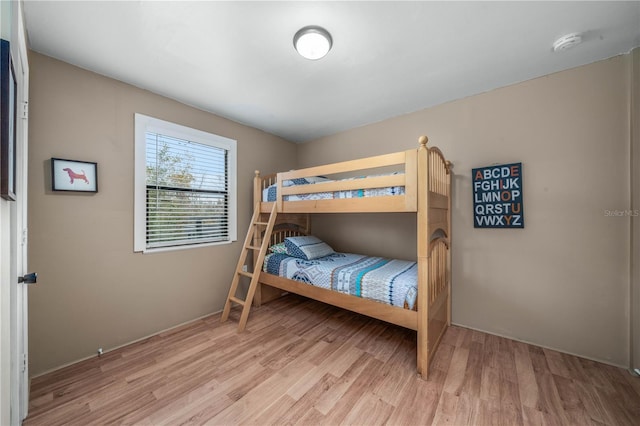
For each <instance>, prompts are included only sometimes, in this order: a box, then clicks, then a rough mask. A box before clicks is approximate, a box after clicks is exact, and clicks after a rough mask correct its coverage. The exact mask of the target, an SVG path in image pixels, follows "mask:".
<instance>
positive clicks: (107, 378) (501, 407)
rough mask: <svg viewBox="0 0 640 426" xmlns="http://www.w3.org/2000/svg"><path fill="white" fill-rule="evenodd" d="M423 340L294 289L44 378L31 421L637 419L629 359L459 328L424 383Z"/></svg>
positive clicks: (639, 408)
mask: <svg viewBox="0 0 640 426" xmlns="http://www.w3.org/2000/svg"><path fill="white" fill-rule="evenodd" d="M237 317H238V312H235V313H233V314H232V318H237ZM415 338H416V337H415V332H411V331H409V330H405V329H402V328H399V327H396V326H393V325H389V324H386V323H383V322H379V321H376V320H372V319H368V318H366V317H363V316H360V315H357V314H352V313H349V312H346V311H343V310H340V309H336V308H333V307H329V306H326V305H323V304H321V303H319V302H315V301H309V300H306V299H303V298H301V297H298V296H287V297H285V298H282V299H280V300H277V301H274V302H272V303H269V304H267V305H265V306H263V307H262V308H260V309H254V310H253V311H252V313H251V316H250V318H249V323H248V327H247V331H246V332H244V333H242V334H236V323H235V322H233V321H231V322H227V323H225V324H222V325H221V324H220V323H219V315H214V316H211V317H208V318H206V319H203V320H199V321H196V322H194V323H191V324H189V325H187V326H184V327H181V328H179V329H175V330H172V331H170V332H166V333H162V334H160V335H158V336H155V337H152V338H149V339H147V340H146V341H144V342H139V343H136V344H132V345H130V346H127V347H124V348H121V349H118V350H115V351H113V352H109V353H107V354H105V355H103V356H102V357H101V358H97V357H96V358H95V359H91V360H87V361H84V362H81V363H78V364H76V365H73V366H71V367H68V368H65V369H62V370H59V371H56V372H53V373H51V374H48V375H46V376H42V377H39V378H36V379H34V380H33V383H32V389H31V404H30V415H29V417H28V418H27V420H26V422H25V424H26V425H35V424H42V425H57V424H72V425H85V424H107V423H115V424H152V425H162V424H170V425H181V424H201V423H208V424H259V425H267V424H278V425H280V424H309V425H318V424H330V425H333V424H359V425H373V424H389V425H429V424H437V425H444V424H454V425H465V424H471V425H483V424H486V425H519V424H526V425H529V424H535V425H539V424H548V425H559V424H575V425H603V424H606V425H638V424H640V379H638V378H634V377H632V376H630V375H629V374H628V373H627V372H626V371H624V370H622V369H618V368H615V367H611V366H608V365H604V364H599V363H596V362H593V361H588V360H585V359H581V358H577V357H574V356H569V355H565V354H562V353H558V352H555V351H551V350H547V349H541V348H539V347H536V346H531V345H527V344H524V343H519V342H515V341H512V340H508V339H504V338H500V337H496V336H492V335H489V334H484V333H480V332H476V331H471V330H468V329H464V328H459V327H451V328H450V329H449V330H448V331H447V333H446V335H445V336H444V338H443V341H442V343H441V345H440V348H439V350H438V353H437V356H436V358H435V359H434V362H433V364H432V369H431V372H432V373H431V375H430V377H429V380H428V381H424V380H422V379H420V378H418V377H417V376H416V374H415V353H416V349H415Z"/></svg>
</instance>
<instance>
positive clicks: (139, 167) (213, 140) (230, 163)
mask: <svg viewBox="0 0 640 426" xmlns="http://www.w3.org/2000/svg"><path fill="white" fill-rule="evenodd" d="M134 132H135V138H134V142H135V153H134V209H133V210H134V226H133V228H134V238H133V251H134V252H142V253H157V252H165V251H173V250H185V249H192V248H199V247H208V246H217V245H222V244H230V243H232V242H234V241H237V239H238V235H237V224H238V214H237V212H238V206H237V202H238V197H237V170H238V168H237V146H236V145H237V142H236V141H235V140H234V139H229V138H226V137H224V136H219V135H215V134H213V133H208V132H204V131H202V130H197V129H193V128H190V127H187V126H182V125H180V124H176V123H172V122H170V121H165V120H161V119H158V118H154V117H150V116H147V115H144V114H140V113H136V114H135V120H134ZM147 132H152V133H159V134H162V135H165V136H170V137H174V138H177V139H184V140H188V141H192V142H196V143H200V144H204V145H209V146H213V147H216V148H220V149H224V150H226V151H227V181H228V200H229V201H228V206H227V207H228V210H227V221H228V224H229V227H228V239H227V240H224V241H215V242H202V243H193V244H182V245H174V246H165V247H151V248H150V247H147V238H146V234H147V173H146V166H147V160H146V152H147V143H146V133H147Z"/></svg>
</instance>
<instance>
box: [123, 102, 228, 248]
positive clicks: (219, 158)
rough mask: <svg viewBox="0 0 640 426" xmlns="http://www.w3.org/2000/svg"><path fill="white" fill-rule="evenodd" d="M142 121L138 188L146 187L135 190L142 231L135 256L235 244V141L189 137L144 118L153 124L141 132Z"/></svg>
mask: <svg viewBox="0 0 640 426" xmlns="http://www.w3.org/2000/svg"><path fill="white" fill-rule="evenodd" d="M138 116H139V114H137V115H136V139H138V138H143V139H144V141H143V143H139V142H138V141H136V182H137V183H136V185H137V186H138V185H140V184H142V185H144V188H143V189H142V188H137V191H136V206H137V212H136V227H142V226H143V227H144V229H136V242H135V246H136V251H149V250H155V249H162V248H168V247H174V248H187V247H189V246H194V245H196V246H197V245H202V244H215V243H223V242H230V241H233V240H235V239H236V235H235V141H232V142H233V144H228V143H215V142H216V141H215V140H214V141H207V140H203V139H202V138H201V137H199V136H202V135H201V134H200V135H197V136H196V137H189V133H188V132H185V131H184V128H182V126H180V127H181V128H182V129H181V130H182V132H175V131H173V132H172V131H171V130H172V128H171V126H169V127H167V129H163V128H162V126H158V123H157V122H155V121H159V122H160V120H156V119H152V118H150V117H145V116H142V117H144V118H146V119H150V120H153V123H152V124H154V125H152V126H142V127H144V128H143V129H138V125H139V124H140V123H139V122H138ZM162 123H166V122H160V124H162ZM166 124H172V123H166ZM173 126H178V125H173ZM165 130H166V131H165ZM191 130H192V129H191ZM196 132H197V131H196ZM199 133H203V132H199ZM204 135H210V134H206V133H204ZM210 136H213V137H216V138H221V137H217V136H215V135H210ZM221 139H225V138H221ZM227 141H229V140H227ZM140 157H142V158H140ZM232 160H233V161H232ZM143 164H144V166H143V170H142V171H141V170H138V169H139V168H141V166H142V165H143ZM140 181H141V182H140ZM143 197H144V199H142V200H140V199H138V198H143ZM141 240H142V241H141Z"/></svg>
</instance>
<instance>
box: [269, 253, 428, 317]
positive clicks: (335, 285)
mask: <svg viewBox="0 0 640 426" xmlns="http://www.w3.org/2000/svg"><path fill="white" fill-rule="evenodd" d="M263 270H264V272H267V273H269V274H273V275H278V276H280V277H284V278H288V279H291V280H295V281H299V282H302V283H305V284H309V285H312V286H315V287H320V288H323V289H325V290H333V291H337V292H340V293H345V294H349V295H352V296H357V297H363V298H366V299H370V300H374V301H377V302H382V303H386V304H388V305H392V306H397V307H400V308H405V309H411V310H415V308H416V297H417V294H418V288H417V285H418V267H417V264H416V262H410V261H408V260H397V259H387V258H382V257H370V256H364V255H360V254H352V253H333V254H330V255H328V256H324V257H320V258H317V259H313V260H305V259H301V258H298V257H291V256H288V255H286V254H282V253H271V254H268V255H267V256H266V257H265V260H264V266H263Z"/></svg>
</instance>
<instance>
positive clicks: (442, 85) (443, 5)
mask: <svg viewBox="0 0 640 426" xmlns="http://www.w3.org/2000/svg"><path fill="white" fill-rule="evenodd" d="M24 11H25V20H26V26H27V31H28V37H29V40H30V45H31V48H32V49H33V50H35V51H38V52H40V53H43V54H45V55H49V56H52V57H54V58H58V59H61V60H63V61H65V62H69V63H71V64H74V65H77V66H80V67H82V68H86V69H88V70H92V71H95V72H97V73H99V74H103V75H106V76H109V77H113V78H115V79H118V80H121V81H124V82H127V83H130V84H133V85H135V86H138V87H141V88H144V89H147V90H150V91H152V92H155V93H158V94H161V95H164V96H167V97H170V98H173V99H176V100H179V101H181V102H183V103H186V104H189V105H193V106H195V107H198V108H201V109H203V110H206V111H210V112H212V113H215V114H218V115H220V116H223V117H227V118H230V119H232V120H235V121H238V122H241V123H245V124H248V125H250V126H253V127H257V128H259V129H263V130H265V131H267V132H269V133H273V134H275V135H279V136H281V137H283V138H285V139H287V140H290V141H293V142H304V141H308V140H312V139H316V138H318V137H321V136H325V135H330V134H333V133H337V132H339V131H342V130H346V129H350V128H353V127H357V126H361V125H364V124H368V123H372V122H376V121H380V120H384V119H386V118H389V117H393V116H398V115H401V114H405V113H408V112H412V111H417V110H420V109H423V108H426V107H429V106H433V105H437V104H441V103H443V102H447V101H450V100H454V99H459V98H462V97H465V96H469V95H473V94H476V93H480V92H484V91H487V90H491V89H494V88H497V87H501V86H505V85H508V84H512V83H516V82H519V81H523V80H528V79H531V78H534V77H538V76H542V75H546V74H549V73H552V72H556V71H560V70H564V69H567V68H571V67H576V66H579V65H583V64H587V63H591V62H594V61H597V60H600V59H604V58H608V57H612V56H615V55H618V54H620V53H627V52H629V51H630V50H631V49H632V48H634V47H637V46H640V2H638V1H634V2H608V1H599V2H416V1H414V2H400V1H390V2H365V1H357V2H337V1H333V2H300V1H298V2H267V1H261V2H240V1H235V2H217V1H216V2H213V1H208V2H205V1H200V2H187V1H164V2H148V1H125V2H113V1H110V2H99V1H72V2H60V1H32V0H26V1H25V6H24ZM312 24H313V25H320V26H323V27H325V28H326V29H327V30H328V31H329V32H330V33H331V34H332V37H333V48H332V50H331V51H330V52H329V54H328V55H327V56H326V57H325V58H323V59H321V60H319V61H309V60H306V59H304V58H302V57H301V56H299V55H298V54H297V53H296V51H295V50H294V48H293V41H292V40H293V35H294V34H295V33H296V31H297V30H298V29H300V28H301V27H303V26H306V25H312ZM570 32H581V33H583V38H584V42H583V43H582V44H581V45H578V46H576V47H574V48H573V49H569V50H566V51H562V52H557V53H554V52H553V51H552V47H551V45H552V43H553V42H554V40H555V39H556V38H558V37H560V36H562V35H564V34H566V33H570Z"/></svg>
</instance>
